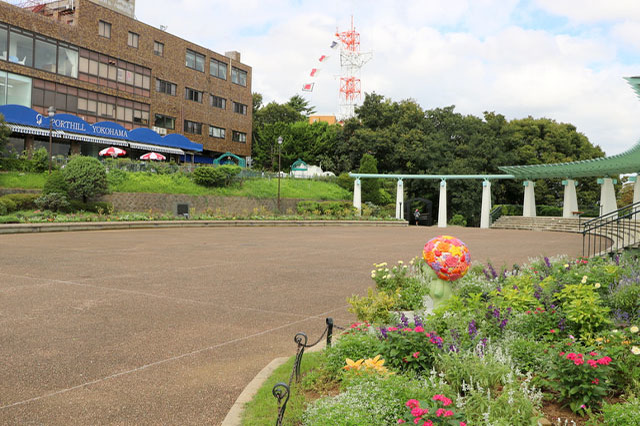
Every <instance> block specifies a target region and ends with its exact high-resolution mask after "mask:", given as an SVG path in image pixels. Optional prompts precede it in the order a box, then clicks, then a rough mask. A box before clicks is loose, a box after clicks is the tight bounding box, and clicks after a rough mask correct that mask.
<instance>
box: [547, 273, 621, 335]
mask: <svg viewBox="0 0 640 426" xmlns="http://www.w3.org/2000/svg"><path fill="white" fill-rule="evenodd" d="M556 296H557V297H558V299H559V300H560V301H561V302H562V311H563V312H564V314H565V316H566V318H567V320H568V321H569V322H570V323H572V324H573V325H574V326H575V327H576V328H577V329H578V332H579V333H580V336H589V335H593V333H594V332H596V331H598V330H599V329H600V328H602V327H603V326H605V325H607V324H608V323H610V320H609V317H608V315H609V308H608V307H606V306H602V299H601V298H600V296H599V295H598V293H597V292H596V291H595V289H594V286H593V285H589V284H582V283H579V284H573V285H567V286H566V287H565V288H563V289H562V290H561V291H560V292H559V293H556Z"/></svg>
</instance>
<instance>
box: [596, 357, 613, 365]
mask: <svg viewBox="0 0 640 426" xmlns="http://www.w3.org/2000/svg"><path fill="white" fill-rule="evenodd" d="M610 362H611V358H609V357H608V356H604V357H602V358H600V359H599V360H598V361H597V363H598V364H600V365H609V363H610Z"/></svg>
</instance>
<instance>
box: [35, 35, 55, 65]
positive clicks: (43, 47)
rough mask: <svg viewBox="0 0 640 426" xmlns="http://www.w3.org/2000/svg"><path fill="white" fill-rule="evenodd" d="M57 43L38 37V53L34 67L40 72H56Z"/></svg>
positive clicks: (36, 53)
mask: <svg viewBox="0 0 640 426" xmlns="http://www.w3.org/2000/svg"><path fill="white" fill-rule="evenodd" d="M56 52H57V43H56V41H55V40H50V39H46V38H44V37H39V36H36V52H35V61H34V64H33V66H34V67H35V68H37V69H39V70H44V71H49V72H56Z"/></svg>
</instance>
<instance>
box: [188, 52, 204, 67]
mask: <svg viewBox="0 0 640 426" xmlns="http://www.w3.org/2000/svg"><path fill="white" fill-rule="evenodd" d="M186 66H187V68H191V69H194V70H196V71H202V72H204V55H201V54H199V53H196V52H194V51H192V50H189V49H187V56H186Z"/></svg>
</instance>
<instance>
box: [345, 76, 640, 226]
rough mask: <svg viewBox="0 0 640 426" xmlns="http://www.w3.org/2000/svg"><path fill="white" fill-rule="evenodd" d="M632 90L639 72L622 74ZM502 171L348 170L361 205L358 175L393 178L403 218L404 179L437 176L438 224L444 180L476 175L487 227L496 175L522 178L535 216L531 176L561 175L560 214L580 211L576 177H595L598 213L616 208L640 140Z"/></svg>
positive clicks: (636, 164) (637, 160)
mask: <svg viewBox="0 0 640 426" xmlns="http://www.w3.org/2000/svg"><path fill="white" fill-rule="evenodd" d="M625 79H626V80H627V81H628V82H629V84H630V85H631V87H632V88H633V90H634V91H635V92H636V93H637V94H638V96H639V97H640V76H637V77H628V78H625ZM498 168H499V169H500V170H502V171H503V172H505V173H506V174H504V175H403V174H368V173H349V176H351V177H355V178H356V180H355V183H354V191H353V205H354V207H356V208H357V209H358V211H360V210H361V208H362V200H361V188H360V179H363V178H386V179H396V180H397V181H398V182H397V186H396V218H397V219H403V209H402V204H403V202H404V188H403V180H404V179H432V180H437V179H440V199H439V206H438V226H439V227H441V228H444V227H446V226H447V180H453V179H478V180H482V206H481V213H480V227H481V228H488V227H489V225H490V223H489V213H490V210H491V181H492V180H496V179H519V180H522V181H523V183H522V184H523V186H524V203H523V212H522V215H523V216H526V217H535V215H536V200H535V192H534V191H535V190H534V187H535V183H534V179H562V184H563V185H564V204H563V209H562V216H563V217H575V216H576V215H578V214H579V211H578V197H577V194H576V186H577V182H576V179H577V178H589V177H591V178H597V179H598V183H599V184H600V185H601V189H600V214H601V215H603V214H607V213H611V212H615V211H616V210H617V209H618V207H617V203H616V194H615V190H614V187H613V185H614V184H615V183H617V180H616V178H615V177H618V176H619V175H620V174H631V173H638V172H640V142H638V143H636V144H635V145H634V146H633V147H632V148H630V149H628V150H627V151H625V152H623V153H621V154H617V155H613V156H611V157H601V158H593V159H590V160H583V161H572V162H567V163H556V164H536V165H530V166H500V167H498ZM629 180H630V181H631V182H634V188H633V202H634V203H636V202H640V180H638V179H637V176H631V177H630V178H629Z"/></svg>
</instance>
